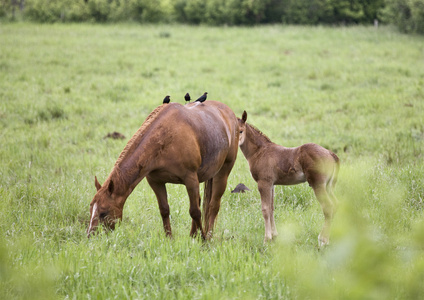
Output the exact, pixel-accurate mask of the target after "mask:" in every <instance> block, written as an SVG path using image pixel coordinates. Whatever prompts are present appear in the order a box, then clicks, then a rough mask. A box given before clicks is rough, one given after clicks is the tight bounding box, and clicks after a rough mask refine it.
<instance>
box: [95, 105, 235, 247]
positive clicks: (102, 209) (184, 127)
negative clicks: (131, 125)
mask: <svg viewBox="0 0 424 300" xmlns="http://www.w3.org/2000/svg"><path fill="white" fill-rule="evenodd" d="M238 135H239V131H238V123H237V118H236V116H235V115H234V113H233V111H232V110H231V109H230V108H229V107H228V106H226V105H224V104H222V103H220V102H216V101H207V102H205V103H199V102H196V103H191V104H188V105H184V106H183V105H181V104H178V103H170V104H163V105H161V106H159V107H157V108H156V109H155V110H154V111H153V112H152V113H151V114H150V115H149V116H148V117H147V119H146V120H145V122H144V123H143V125H142V126H141V127H140V129H139V130H138V131H137V132H136V133H135V134H134V136H133V137H132V138H131V139H130V141H129V142H128V144H127V145H126V146H125V148H124V150H123V151H122V153H121V155H120V156H119V158H118V160H117V161H116V163H115V166H114V168H113V169H112V171H111V173H110V174H109V177H108V178H107V179H106V181H105V182H104V184H103V186H101V185H100V184H99V182H98V181H97V178H95V186H96V188H97V193H96V195H95V196H94V198H93V200H92V201H91V204H90V214H91V218H90V225H89V228H88V230H87V235H88V236H90V234H91V233H92V232H93V231H94V230H95V229H96V227H97V226H98V224H99V223H103V224H104V225H105V227H106V228H107V229H114V228H115V223H116V222H117V221H119V220H121V219H122V210H123V207H124V204H125V201H126V199H127V198H128V196H129V195H130V194H131V192H132V191H133V190H134V188H135V187H136V186H137V184H138V183H139V182H140V181H141V180H142V179H143V178H144V177H146V178H147V181H148V183H149V185H150V187H151V188H152V189H153V191H154V193H155V194H156V197H157V200H158V204H159V210H160V214H161V216H162V221H163V227H164V229H165V233H166V235H167V236H172V231H171V224H170V221H169V205H168V199H167V192H166V186H165V184H166V183H175V184H184V185H185V186H186V189H187V193H188V196H189V200H190V210H189V212H190V216H191V218H192V227H191V231H190V234H191V235H192V236H194V235H196V233H197V231H198V230H200V233H201V236H202V238H203V239H205V238H206V234H207V235H208V237H209V236H210V235H211V231H212V229H213V226H214V222H215V218H216V216H217V214H218V211H219V208H220V203H221V202H220V201H221V196H222V195H223V194H224V191H225V188H226V186H227V178H228V175H229V174H230V172H231V169H232V168H233V166H234V162H235V159H236V157H237V151H238ZM200 182H205V197H207V198H205V199H204V200H205V203H204V210H205V216H204V218H205V219H204V220H205V223H204V227H205V228H204V230H203V228H202V222H201V211H200V195H199V183H200ZM205 233H206V234H205Z"/></svg>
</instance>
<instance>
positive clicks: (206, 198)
mask: <svg viewBox="0 0 424 300" xmlns="http://www.w3.org/2000/svg"><path fill="white" fill-rule="evenodd" d="M212 180H213V178H211V179H209V180H206V181H205V186H204V194H203V222H204V223H203V230H204V231H205V234H206V235H207V234H208V232H209V231H210V230H212V228H209V217H210V202H211V199H212V182H213V181H212Z"/></svg>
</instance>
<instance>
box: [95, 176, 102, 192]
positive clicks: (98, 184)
mask: <svg viewBox="0 0 424 300" xmlns="http://www.w3.org/2000/svg"><path fill="white" fill-rule="evenodd" d="M94 185H95V186H96V189H97V190H100V188H101V187H102V186H101V184H100V183H99V181H98V180H97V176H94Z"/></svg>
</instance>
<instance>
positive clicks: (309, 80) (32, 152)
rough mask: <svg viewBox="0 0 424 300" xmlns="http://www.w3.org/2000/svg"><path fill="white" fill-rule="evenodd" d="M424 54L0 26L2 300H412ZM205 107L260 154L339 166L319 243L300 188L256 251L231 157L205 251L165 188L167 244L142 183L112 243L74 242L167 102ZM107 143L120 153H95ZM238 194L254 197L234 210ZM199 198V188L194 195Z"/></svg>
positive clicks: (344, 45)
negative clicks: (191, 100) (204, 100)
mask: <svg viewBox="0 0 424 300" xmlns="http://www.w3.org/2000/svg"><path fill="white" fill-rule="evenodd" d="M423 62H424V39H423V37H418V36H408V35H402V34H399V33H397V32H395V31H394V30H392V29H390V28H384V27H383V28H379V29H378V30H376V29H374V28H371V27H369V28H367V27H340V28H325V27H315V28H310V27H289V26H264V27H252V28H231V27H228V28H227V27H222V28H210V27H188V26H180V25H178V26H165V25H164V26H137V25H113V26H112V25H108V26H98V25H34V24H0V129H1V131H0V141H1V147H0V157H1V165H0V179H1V180H0V198H1V201H0V234H1V236H0V295H3V296H4V299H56V298H59V299H63V298H64V299H152V298H157V299H174V298H175V299H305V298H310V299H320V298H323V299H324V298H325V299H417V298H419V297H420V296H421V297H422V295H423V294H424V284H423V282H424V275H423V274H424V221H423V217H424V213H423V209H424V203H423V201H424V200H423V198H424V163H423V158H424V154H423V152H424V122H423V116H424V109H423V108H424V68H422V65H423ZM205 91H207V92H208V93H209V94H208V99H211V100H219V101H222V102H224V103H226V104H227V105H228V106H230V107H231V108H232V109H233V111H234V112H235V114H236V115H237V116H239V117H240V116H241V114H242V112H243V110H246V111H247V112H248V122H250V123H251V124H253V125H255V126H257V127H258V128H259V129H261V130H262V131H263V132H264V133H265V134H267V135H268V136H269V137H270V138H271V140H273V141H274V142H276V143H278V144H282V145H285V146H288V147H292V146H298V145H300V144H303V143H307V142H315V143H318V144H321V145H322V146H324V147H327V148H329V149H331V150H332V151H334V152H336V153H337V155H338V156H339V157H340V159H341V162H342V166H341V172H340V176H339V180H338V186H337V187H336V191H335V192H336V195H337V196H338V198H339V199H340V201H341V206H340V209H339V211H338V213H337V215H336V218H335V220H334V223H333V230H332V242H331V245H330V246H329V247H327V248H326V249H324V250H318V248H317V236H318V233H319V231H320V229H321V226H322V223H323V215H322V212H321V209H320V206H319V204H318V202H317V201H316V200H315V198H314V196H313V193H312V190H311V189H310V188H309V187H308V186H307V184H305V185H298V186H289V187H281V186H280V187H276V190H275V192H276V212H275V214H276V222H277V223H278V224H279V225H278V226H279V227H278V228H279V233H280V235H279V237H278V238H277V240H276V241H275V242H273V243H270V244H266V245H264V244H263V234H264V226H263V219H262V213H261V209H260V197H259V193H258V192H257V189H256V186H255V183H254V181H253V179H252V178H251V176H250V173H249V170H248V165H247V162H246V160H245V159H244V157H243V155H242V153H241V151H240V152H239V156H238V159H237V162H236V165H235V167H234V169H233V171H232V173H231V175H230V178H229V184H228V187H227V192H226V193H225V194H224V197H223V201H222V206H221V211H220V213H219V217H218V221H217V226H216V228H215V235H214V238H213V240H211V241H209V242H207V243H205V244H204V243H202V242H201V241H199V240H197V239H194V240H193V239H191V238H190V237H189V231H190V226H191V219H190V216H189V213H188V197H187V194H186V192H185V188H184V186H179V185H169V186H168V192H169V203H170V207H171V225H172V228H173V231H174V239H173V240H168V239H167V238H166V237H165V234H164V233H163V229H162V221H161V218H160V214H159V209H158V207H157V202H156V198H155V197H154V194H153V192H152V191H151V190H150V188H149V186H148V184H147V182H146V181H142V183H141V184H140V185H139V186H138V187H137V189H136V190H135V191H134V192H133V193H132V195H131V196H130V197H129V198H128V200H127V202H126V206H125V208H124V219H123V222H122V223H121V224H120V226H119V227H118V228H117V229H116V230H115V231H114V232H113V233H110V234H101V235H98V236H96V237H94V238H92V239H90V240H88V239H87V238H86V234H85V230H86V228H87V222H88V219H89V203H90V201H91V199H92V197H93V196H94V194H95V187H94V175H97V177H98V178H99V180H100V182H101V183H102V182H103V181H104V180H105V178H106V177H107V176H108V174H109V172H110V170H111V169H112V167H113V164H114V163H115V161H116V159H117V158H118V156H119V154H120V152H121V150H122V149H123V148H124V146H125V144H126V142H127V140H128V139H129V138H130V137H131V136H132V134H133V133H134V132H135V131H136V130H137V129H138V128H139V127H140V125H141V124H142V123H143V121H144V119H145V118H146V117H147V115H148V114H149V113H150V112H151V111H152V110H153V109H154V108H155V107H157V106H158V105H160V104H161V102H162V99H163V97H164V96H165V95H167V94H169V95H171V101H173V102H180V103H184V100H183V96H184V94H185V93H186V92H190V94H191V95H192V97H196V96H200V95H201V94H202V93H203V92H205ZM113 131H118V132H120V133H122V134H124V135H125V136H126V139H124V140H112V139H104V138H103V137H104V136H105V135H106V134H107V133H109V132H113ZM240 182H243V183H244V184H246V185H247V186H248V187H249V188H251V189H252V192H249V193H246V194H231V193H230V191H231V189H232V188H234V187H235V186H236V185H237V184H238V183H240ZM202 188H203V185H202Z"/></svg>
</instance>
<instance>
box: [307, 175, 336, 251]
mask: <svg viewBox="0 0 424 300" xmlns="http://www.w3.org/2000/svg"><path fill="white" fill-rule="evenodd" d="M311 186H312V188H313V190H314V193H315V196H316V197H317V199H318V201H319V203H320V204H321V208H322V211H323V213H324V218H325V220H324V226H323V228H322V230H321V233H320V234H319V236H318V245H319V247H320V248H321V247H322V246H325V245H328V244H329V243H330V229H331V222H332V220H333V215H334V211H335V206H334V204H333V201H332V200H331V198H330V196H329V194H328V193H327V188H326V183H319V184H314V185H311Z"/></svg>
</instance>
